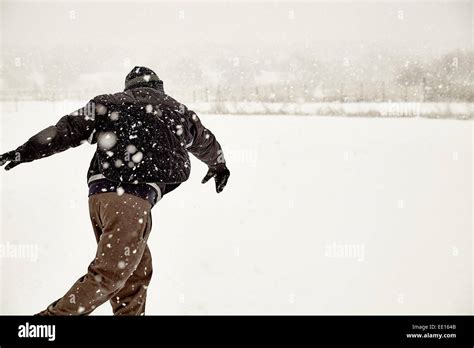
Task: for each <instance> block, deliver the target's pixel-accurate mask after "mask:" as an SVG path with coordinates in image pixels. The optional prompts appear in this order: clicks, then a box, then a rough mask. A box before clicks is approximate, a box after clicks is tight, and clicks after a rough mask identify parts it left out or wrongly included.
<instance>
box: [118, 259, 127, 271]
mask: <svg viewBox="0 0 474 348" xmlns="http://www.w3.org/2000/svg"><path fill="white" fill-rule="evenodd" d="M117 267H118V268H120V269H124V268H125V261H122V260H120V261H119V262H118V264H117Z"/></svg>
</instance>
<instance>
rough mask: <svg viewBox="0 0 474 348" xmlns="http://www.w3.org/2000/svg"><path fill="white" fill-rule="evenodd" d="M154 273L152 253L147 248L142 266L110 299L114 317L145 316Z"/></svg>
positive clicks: (139, 266) (140, 265)
mask: <svg viewBox="0 0 474 348" xmlns="http://www.w3.org/2000/svg"><path fill="white" fill-rule="evenodd" d="M152 273H153V269H152V264H151V253H150V249H149V248H148V245H147V246H146V248H145V252H144V253H143V256H142V259H141V261H140V264H139V265H138V267H137V269H136V270H135V271H134V272H133V274H132V275H131V276H130V278H128V279H127V281H126V283H125V285H124V287H123V288H122V289H121V290H120V291H119V292H118V293H117V294H115V295H114V296H113V297H112V298H111V299H110V304H111V305H112V308H113V311H114V315H144V314H145V303H146V294H147V288H148V284H150V280H151V275H152Z"/></svg>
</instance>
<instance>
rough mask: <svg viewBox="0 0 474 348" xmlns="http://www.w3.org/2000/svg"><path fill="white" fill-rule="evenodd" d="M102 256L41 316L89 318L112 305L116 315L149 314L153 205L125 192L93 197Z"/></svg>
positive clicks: (91, 206)
mask: <svg viewBox="0 0 474 348" xmlns="http://www.w3.org/2000/svg"><path fill="white" fill-rule="evenodd" d="M89 213H90V217H91V221H92V225H93V228H94V233H95V237H96V239H97V253H96V256H95V259H94V260H93V261H92V262H91V264H90V265H89V267H88V272H87V274H86V275H84V276H83V277H81V278H80V279H79V280H77V281H76V283H75V284H74V285H73V286H72V287H71V289H70V290H69V291H68V292H67V293H66V294H65V295H64V296H63V297H62V298H60V299H59V300H57V301H55V302H54V303H52V304H51V305H50V306H49V307H48V308H47V309H46V310H44V311H42V312H41V313H39V315H86V314H89V313H91V312H92V311H93V310H94V309H95V308H97V307H98V306H100V305H101V304H103V303H104V302H106V301H110V303H111V304H112V309H113V312H114V315H144V313H145V302H146V293H147V287H148V284H149V283H150V280H151V275H152V265H151V254H150V250H149V249H148V246H147V239H148V236H149V234H150V230H151V204H150V203H149V202H148V201H146V200H145V199H142V198H139V197H136V196H134V195H131V194H127V193H124V194H123V195H121V196H119V195H118V194H117V193H115V192H110V193H100V194H96V195H93V196H90V197H89Z"/></svg>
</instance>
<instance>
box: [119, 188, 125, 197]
mask: <svg viewBox="0 0 474 348" xmlns="http://www.w3.org/2000/svg"><path fill="white" fill-rule="evenodd" d="M124 193H125V190H124V189H123V187H117V194H118V195H119V196H122V195H123V194H124Z"/></svg>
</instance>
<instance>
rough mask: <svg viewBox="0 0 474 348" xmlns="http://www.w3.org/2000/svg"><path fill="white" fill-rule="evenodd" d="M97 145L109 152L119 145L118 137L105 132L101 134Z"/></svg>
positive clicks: (112, 133)
mask: <svg viewBox="0 0 474 348" xmlns="http://www.w3.org/2000/svg"><path fill="white" fill-rule="evenodd" d="M97 143H98V144H99V147H100V148H101V149H103V150H109V149H111V148H113V147H114V146H115V144H116V143H117V136H116V135H115V133H114V132H105V133H101V134H99V137H98V139H97Z"/></svg>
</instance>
